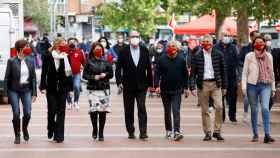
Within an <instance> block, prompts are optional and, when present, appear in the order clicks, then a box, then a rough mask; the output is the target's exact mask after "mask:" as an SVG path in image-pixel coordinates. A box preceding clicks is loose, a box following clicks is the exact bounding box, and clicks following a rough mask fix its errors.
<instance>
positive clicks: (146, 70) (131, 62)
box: [116, 31, 152, 140]
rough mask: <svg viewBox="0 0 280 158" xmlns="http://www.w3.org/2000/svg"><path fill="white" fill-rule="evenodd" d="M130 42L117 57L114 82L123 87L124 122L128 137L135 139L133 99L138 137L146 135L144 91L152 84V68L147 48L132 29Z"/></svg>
mask: <svg viewBox="0 0 280 158" xmlns="http://www.w3.org/2000/svg"><path fill="white" fill-rule="evenodd" d="M129 42H130V44H129V45H128V46H126V47H125V48H124V49H123V51H122V52H121V53H120V55H119V57H118V62H117V67H116V82H117V85H118V87H119V88H121V89H123V102H124V111H125V124H126V129H127V132H128V134H129V136H128V138H129V139H135V134H134V132H135V128H134V100H135V99H136V102H137V108H138V117H139V119H138V120H139V130H140V139H142V140H145V139H147V138H148V136H147V112H146V105H145V101H146V93H147V88H148V87H149V86H151V85H152V70H151V63H150V59H149V52H148V49H147V48H146V47H144V46H142V45H140V44H139V43H140V34H139V33H138V32H137V31H132V32H131V33H130V38H129Z"/></svg>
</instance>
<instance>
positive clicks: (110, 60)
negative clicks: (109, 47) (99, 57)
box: [107, 54, 113, 64]
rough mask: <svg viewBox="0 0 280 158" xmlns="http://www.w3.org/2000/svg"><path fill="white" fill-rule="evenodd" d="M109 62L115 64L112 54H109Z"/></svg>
mask: <svg viewBox="0 0 280 158" xmlns="http://www.w3.org/2000/svg"><path fill="white" fill-rule="evenodd" d="M107 61H108V62H109V63H111V64H112V63H113V56H112V54H109V55H108V56H107Z"/></svg>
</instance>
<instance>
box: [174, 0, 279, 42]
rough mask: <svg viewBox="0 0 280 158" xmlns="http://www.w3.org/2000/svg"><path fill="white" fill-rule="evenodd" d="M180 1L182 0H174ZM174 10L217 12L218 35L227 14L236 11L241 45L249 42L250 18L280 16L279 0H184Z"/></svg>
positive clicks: (198, 13)
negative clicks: (189, 9)
mask: <svg viewBox="0 0 280 158" xmlns="http://www.w3.org/2000/svg"><path fill="white" fill-rule="evenodd" d="M174 1H176V2H180V1H181V0H174ZM174 8H175V9H174V11H176V10H177V11H178V13H180V12H181V9H180V8H185V9H186V10H188V8H191V10H192V13H193V14H195V15H201V14H207V13H211V12H212V11H213V10H214V11H215V14H216V31H215V32H216V35H218V38H219V37H220V36H219V35H220V33H221V26H222V24H223V21H224V19H225V18H226V17H227V16H231V15H232V13H236V16H237V38H238V44H239V46H240V45H242V44H244V43H248V39H249V38H248V34H249V29H248V18H249V17H255V18H256V19H257V20H258V21H262V20H265V19H268V20H269V21H270V22H271V23H272V22H273V20H274V19H279V18H280V12H279V9H280V3H279V0H246V1H244V0H184V3H175V7H174Z"/></svg>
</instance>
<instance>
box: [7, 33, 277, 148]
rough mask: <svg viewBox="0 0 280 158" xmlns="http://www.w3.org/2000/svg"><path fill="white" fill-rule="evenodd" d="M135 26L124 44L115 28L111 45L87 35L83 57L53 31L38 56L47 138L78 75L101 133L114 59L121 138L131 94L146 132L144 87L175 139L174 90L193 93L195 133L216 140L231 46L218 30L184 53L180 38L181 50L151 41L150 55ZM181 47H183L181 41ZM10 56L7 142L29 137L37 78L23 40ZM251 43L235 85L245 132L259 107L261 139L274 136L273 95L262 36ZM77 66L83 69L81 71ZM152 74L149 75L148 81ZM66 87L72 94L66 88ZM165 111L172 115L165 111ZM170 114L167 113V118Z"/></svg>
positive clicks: (230, 80)
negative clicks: (247, 114) (197, 116)
mask: <svg viewBox="0 0 280 158" xmlns="http://www.w3.org/2000/svg"><path fill="white" fill-rule="evenodd" d="M140 39H141V37H140V34H139V32H137V31H132V32H130V34H129V44H128V45H127V44H124V40H123V36H118V43H117V45H116V46H114V49H113V50H114V51H110V50H108V41H107V40H106V39H105V38H100V40H99V41H97V42H94V43H93V44H92V46H91V49H90V51H89V53H88V55H87V57H85V55H84V54H83V53H82V52H81V50H80V49H78V48H77V40H76V39H75V38H71V39H69V40H68V41H66V40H65V39H63V38H62V37H60V38H58V39H56V40H55V41H54V43H53V46H52V47H50V48H48V52H47V53H46V54H45V55H44V57H43V66H42V73H41V81H40V85H39V90H40V91H41V92H42V93H43V94H45V95H46V98H47V107H48V115H47V118H48V125H47V130H48V138H49V139H53V140H54V141H55V142H57V143H62V142H63V141H64V128H65V126H64V125H65V109H66V103H67V102H68V107H69V108H70V109H71V108H73V107H74V108H76V109H79V95H80V90H81V85H80V80H81V78H83V79H84V80H86V81H87V82H86V85H87V94H88V102H89V115H90V120H91V123H92V128H93V130H92V138H93V139H98V140H99V141H104V127H105V123H106V115H107V113H110V112H112V109H111V102H110V82H109V80H110V79H111V78H113V76H114V70H113V65H112V64H113V63H116V70H115V77H116V84H117V86H118V88H119V89H120V91H122V93H123V104H124V115H125V116H124V117H125V125H126V130H127V133H128V138H129V139H136V136H135V127H134V109H135V105H134V103H135V100H136V103H137V111H138V120H139V131H140V135H139V138H140V139H141V140H146V139H148V132H147V120H148V117H147V111H146V94H147V90H148V89H149V88H150V87H154V88H155V89H154V90H155V91H156V92H157V93H159V94H160V96H161V99H162V103H163V109H164V121H165V130H166V138H168V139H172V138H173V140H174V141H180V140H181V139H183V133H182V132H181V127H180V120H181V117H180V109H181V102H182V98H181V97H182V94H184V95H185V96H186V97H188V96H189V95H190V93H191V94H192V95H193V96H198V100H199V105H200V106H201V116H202V127H203V132H204V134H205V137H204V138H203V141H210V140H211V139H212V138H215V139H216V140H218V141H223V140H224V137H223V136H222V124H223V121H224V118H223V113H224V110H223V109H224V102H223V100H224V97H225V98H226V100H227V103H228V104H229V107H230V108H229V120H230V121H232V122H236V98H237V82H236V80H237V78H238V73H237V70H238V66H239V65H238V62H232V63H231V62H229V61H231V60H235V59H236V61H238V56H237V55H238V54H237V50H236V47H234V46H232V45H229V42H230V39H228V37H227V36H226V35H224V37H223V39H222V42H221V43H220V45H214V44H213V38H212V37H211V36H210V35H205V36H204V37H203V38H202V40H201V45H200V46H199V48H198V49H197V51H196V53H193V54H191V53H189V51H190V50H189V49H188V47H187V43H185V44H184V49H183V50H184V51H181V49H180V47H179V45H178V42H176V41H168V42H167V44H166V43H164V42H159V44H157V45H156V53H157V55H156V60H155V59H153V60H151V55H150V53H149V50H148V49H147V48H146V46H145V45H144V44H142V43H141V41H140ZM185 47H186V48H185ZM15 48H16V50H17V56H15V57H13V58H11V59H9V61H8V64H7V70H6V75H5V89H6V95H7V96H8V98H9V101H10V104H11V105H12V110H13V121H12V122H13V127H14V133H15V141H14V143H15V144H20V142H21V123H22V133H23V137H24V140H25V141H28V140H29V133H28V123H29V120H30V118H31V104H32V101H33V102H34V101H35V100H36V96H37V83H36V73H35V65H34V62H32V58H30V57H29V56H28V55H26V54H27V52H28V51H30V48H29V47H28V43H27V42H26V41H25V40H19V41H17V42H16V44H15ZM251 49H252V50H251V51H250V53H248V54H247V55H246V57H245V59H244V67H243V70H242V82H241V83H242V84H241V85H242V92H243V94H244V96H246V97H247V99H248V101H249V105H250V107H251V122H252V131H253V138H252V141H254V142H256V141H258V139H259V134H258V106H259V103H260V104H261V107H262V113H263V115H262V116H263V124H264V133H265V136H264V143H271V142H274V141H275V140H274V139H273V138H272V137H271V136H270V111H269V104H270V98H271V97H273V96H274V95H275V91H276V89H275V77H274V76H275V75H274V65H273V57H272V55H271V54H270V53H268V52H267V49H266V40H265V39H264V38H263V37H261V36H256V37H255V38H254V39H253V40H252V48H251ZM81 68H83V71H81ZM155 79H156V82H155ZM72 91H74V102H73V101H72V95H71V92H72ZM210 98H211V99H212V101H213V105H214V109H215V121H214V129H211V118H210V114H209V110H208V108H209V103H210V102H209V101H210ZM19 100H21V101H22V103H23V112H24V116H23V118H22V122H21V118H20V111H19V109H20V108H19ZM172 116H173V119H172ZM172 120H173V121H172Z"/></svg>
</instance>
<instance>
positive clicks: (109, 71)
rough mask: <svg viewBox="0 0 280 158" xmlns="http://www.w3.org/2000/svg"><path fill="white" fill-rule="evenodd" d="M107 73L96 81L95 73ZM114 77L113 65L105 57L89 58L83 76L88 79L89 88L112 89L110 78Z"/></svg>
mask: <svg viewBox="0 0 280 158" xmlns="http://www.w3.org/2000/svg"><path fill="white" fill-rule="evenodd" d="M101 73H105V74H106V77H105V78H103V79H101V80H98V81H96V80H95V79H94V76H95V75H100V74H101ZM112 77H113V68H112V65H111V64H110V63H109V62H108V61H107V60H103V59H96V58H93V57H91V58H89V59H88V61H87V64H86V66H85V69H84V72H83V78H84V79H85V80H88V84H87V89H88V90H105V89H110V82H109V80H110V79H111V78H112Z"/></svg>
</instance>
